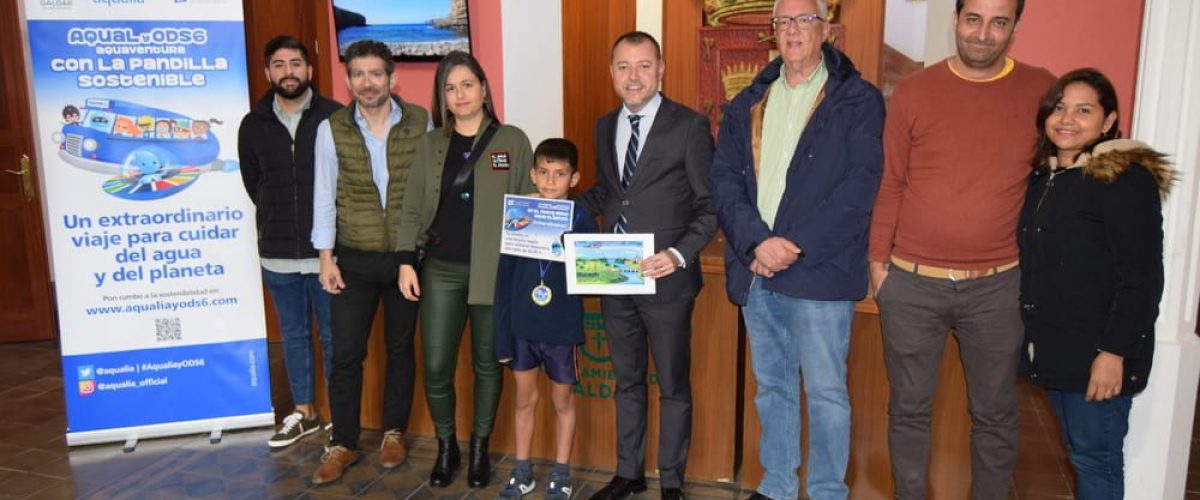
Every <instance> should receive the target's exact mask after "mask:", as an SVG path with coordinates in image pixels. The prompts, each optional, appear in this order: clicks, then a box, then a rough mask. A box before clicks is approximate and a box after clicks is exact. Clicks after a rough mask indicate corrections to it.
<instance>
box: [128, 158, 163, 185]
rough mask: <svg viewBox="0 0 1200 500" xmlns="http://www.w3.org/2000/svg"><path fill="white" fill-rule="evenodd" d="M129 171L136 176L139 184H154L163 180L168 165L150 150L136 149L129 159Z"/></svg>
mask: <svg viewBox="0 0 1200 500" xmlns="http://www.w3.org/2000/svg"><path fill="white" fill-rule="evenodd" d="M129 167H130V170H129V173H130V174H131V175H130V176H131V177H136V178H137V180H138V181H137V182H138V184H139V185H146V184H153V183H155V182H158V181H161V180H162V178H163V172H164V171H165V170H166V165H163V163H162V161H160V160H159V159H158V156H156V155H155V154H154V153H151V152H149V151H134V152H133V155H132V157H131V158H130V159H129Z"/></svg>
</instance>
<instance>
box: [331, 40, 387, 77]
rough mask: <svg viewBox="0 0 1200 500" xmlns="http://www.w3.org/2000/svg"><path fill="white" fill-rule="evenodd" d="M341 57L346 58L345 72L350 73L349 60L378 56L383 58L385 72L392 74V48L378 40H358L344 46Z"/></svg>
mask: <svg viewBox="0 0 1200 500" xmlns="http://www.w3.org/2000/svg"><path fill="white" fill-rule="evenodd" d="M342 57H343V58H344V59H346V74H347V75H349V74H350V61H353V60H355V59H359V58H363V57H378V58H380V59H383V69H384V71H387V74H389V75H390V74H392V68H393V67H394V66H393V62H392V50H391V49H389V48H388V46H387V44H385V43H383V42H381V41H379V40H359V41H357V42H354V43H352V44H350V46H349V47H346V51H345V52H343V53H342Z"/></svg>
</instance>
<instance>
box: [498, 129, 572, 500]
mask: <svg viewBox="0 0 1200 500" xmlns="http://www.w3.org/2000/svg"><path fill="white" fill-rule="evenodd" d="M533 157H534V160H535V161H536V164H535V166H534V168H533V170H531V171H530V172H529V176H530V177H531V178H532V179H533V184H534V185H535V186H537V190H538V194H539V195H541V197H543V198H549V199H559V200H565V199H567V194H568V192H569V191H570V189H571V188H572V187H574V186H575V184H576V183H577V182H579V171H578V162H579V152H578V150H576V148H575V145H574V144H571V141H568V140H566V139H546V140H545V141H542V143H541V144H538V147H537V149H536V150H535V151H534V153H533ZM571 230H572V232H579V233H591V232H595V231H596V222H595V221H594V220H593V219H592V217H591V215H590V214H588V213H586V210H584V208H583V207H581V206H580V205H575V217H574V221H573V223H572V229H571ZM494 304H495V305H494V311H495V312H494V314H495V335H496V340H495V342H496V359H498V360H500V362H501V363H505V364H507V365H508V366H509V368H512V371H513V378H515V379H516V381H517V397H516V418H515V419H514V420H515V421H516V431H517V432H516V441H517V454H516V455H517V464H516V467H514V468H513V472H512V477H510V478H509V480H508V484H507V485H505V486H504V489H502V490H500V493H499V494H498V495H497V498H501V499H517V498H520V497H522V496H524V495H525V494H527V493H529V492H531V491H533V490H534V488H535V487H536V482H535V481H534V479H533V468H532V465H531V464H530V461H529V454H530V450H529V449H530V446H531V444H532V441H533V421H534V415H533V412H534V409H535V408H537V402H538V385H537V374H538V368H539V367H544V368H545V370H546V375H547V376H548V377H550V380H551V381H552V382H553V384H552V385H553V388H552V389H551V391H550V399H551V400H552V401H553V402H554V412H555V414H556V415H557V426H556V427H557V429H556V432H555V463H554V466H553V468H552V469H551V470H550V477H549V481H548V483H547V484H546V499H547V500H567V499H568V498H570V496H571V476H570V466H569V465H568V462H569V461H570V459H571V441H572V440H574V437H575V394H574V392H573V389H574V386H575V382H576V381H577V380H578V363H577V361H576V354H575V352H576V351H575V349H576V346H577V345H579V344H582V343H583V340H584V338H583V299H582V298H581V297H580V296H578V295H567V278H566V267H565V266H564V265H563V263H561V262H553V261H545V260H535V259H528V258H523V257H514V256H511V255H501V256H500V265H499V270H498V272H497V274H496V300H495V302H494Z"/></svg>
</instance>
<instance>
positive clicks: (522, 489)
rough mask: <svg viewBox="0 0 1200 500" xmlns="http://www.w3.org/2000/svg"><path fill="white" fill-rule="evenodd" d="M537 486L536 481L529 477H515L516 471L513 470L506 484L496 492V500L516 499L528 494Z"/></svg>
mask: <svg viewBox="0 0 1200 500" xmlns="http://www.w3.org/2000/svg"><path fill="white" fill-rule="evenodd" d="M536 486H537V482H536V481H534V480H533V476H530V477H525V478H521V477H517V472H516V471H513V475H512V476H510V477H509V478H508V484H505V485H504V489H502V490H500V492H499V493H497V494H496V499H497V500H516V499H518V498H521V497H523V496H525V495H528V494H529V493H530V492H531V491H533V489H534V487H536Z"/></svg>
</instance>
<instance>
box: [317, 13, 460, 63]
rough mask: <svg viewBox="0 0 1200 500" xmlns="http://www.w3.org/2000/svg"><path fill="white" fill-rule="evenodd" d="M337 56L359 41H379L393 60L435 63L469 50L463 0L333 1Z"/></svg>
mask: <svg viewBox="0 0 1200 500" xmlns="http://www.w3.org/2000/svg"><path fill="white" fill-rule="evenodd" d="M333 15H334V24H335V26H336V27H337V44H338V54H344V53H345V51H346V47H349V46H350V44H352V43H354V42H357V41H359V40H367V39H370V40H379V41H381V42H383V43H386V44H387V45H388V48H390V49H391V51H392V54H394V55H395V56H396V58H397V59H401V60H415V61H436V60H439V59H441V58H442V56H445V55H446V54H448V53H450V52H451V51H454V50H461V51H465V52H470V51H471V37H470V34H471V30H470V26H469V24H468V22H467V0H406V1H404V2H380V1H378V0H333Z"/></svg>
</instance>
